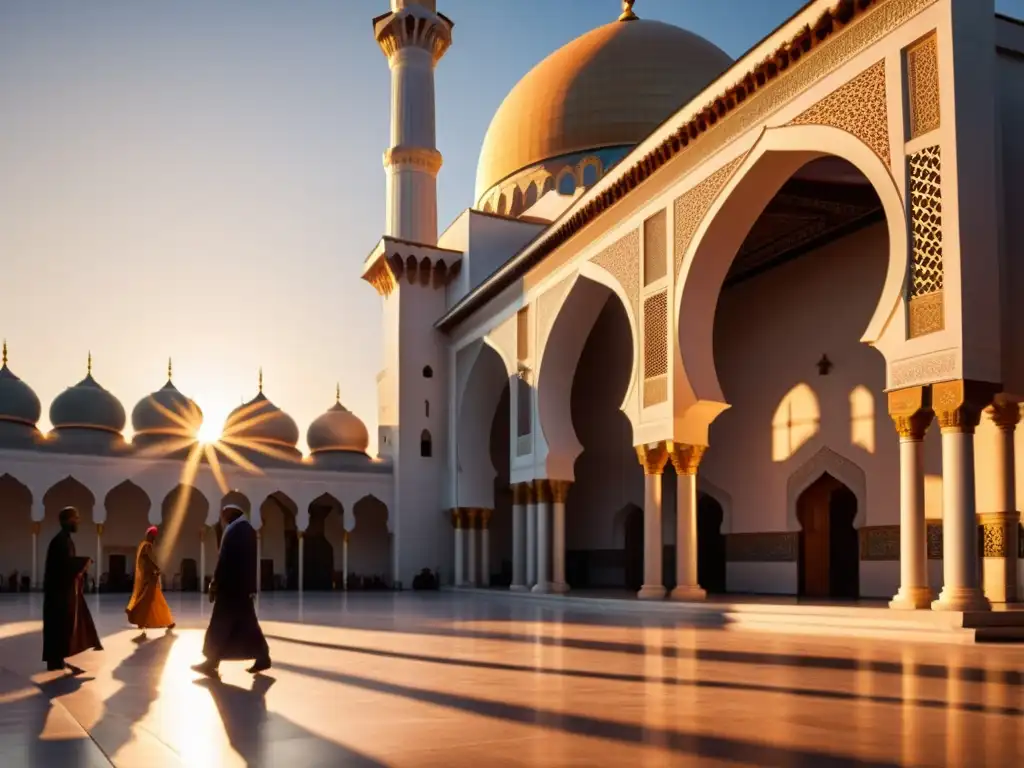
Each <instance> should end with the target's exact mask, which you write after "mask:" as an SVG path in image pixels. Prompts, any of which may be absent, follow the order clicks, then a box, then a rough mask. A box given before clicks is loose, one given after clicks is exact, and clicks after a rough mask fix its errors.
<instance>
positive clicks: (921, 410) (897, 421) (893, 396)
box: [888, 386, 935, 442]
mask: <svg viewBox="0 0 1024 768" xmlns="http://www.w3.org/2000/svg"><path fill="white" fill-rule="evenodd" d="M888 399H889V416H890V418H892V421H893V425H894V426H895V427H896V434H898V435H899V436H900V439H901V440H908V441H911V442H920V441H921V440H924V435H925V432H927V431H928V427H929V426H931V423H932V419H934V418H935V412H934V411H932V393H931V389H930V388H929V387H925V386H921V387H906V388H905V389H896V390H893V391H891V392H889V393H888Z"/></svg>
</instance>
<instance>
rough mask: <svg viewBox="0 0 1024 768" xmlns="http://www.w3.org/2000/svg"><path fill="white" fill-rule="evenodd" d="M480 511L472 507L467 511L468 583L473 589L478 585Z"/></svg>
mask: <svg viewBox="0 0 1024 768" xmlns="http://www.w3.org/2000/svg"><path fill="white" fill-rule="evenodd" d="M479 514H480V510H479V509H477V508H476V507H470V508H469V509H467V510H466V550H467V551H466V583H467V584H469V586H471V587H475V586H476V585H477V570H476V551H477V542H476V539H477V536H476V528H477V519H478V517H479Z"/></svg>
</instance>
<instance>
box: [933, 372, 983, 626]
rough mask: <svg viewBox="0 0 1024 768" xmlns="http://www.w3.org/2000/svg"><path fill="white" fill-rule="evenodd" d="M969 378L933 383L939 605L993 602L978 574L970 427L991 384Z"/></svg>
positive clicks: (957, 607)
mask: <svg viewBox="0 0 1024 768" xmlns="http://www.w3.org/2000/svg"><path fill="white" fill-rule="evenodd" d="M985 389H986V387H985V385H981V384H980V382H971V381H966V382H965V381H947V382H942V383H941V384H935V385H933V387H932V407H933V409H934V410H935V415H936V417H937V419H938V422H939V428H940V429H941V430H942V575H943V586H942V592H941V593H940V594H939V599H938V600H936V601H935V602H933V603H932V608H933V609H934V610H940V611H985V610H989V609H990V608H991V606H990V604H989V602H988V600H986V599H985V595H984V594H982V591H981V587H980V585H979V578H978V571H979V570H980V569H979V568H978V520H977V515H976V512H975V508H976V502H975V495H974V494H975V485H974V430H975V428H976V427H977V426H978V422H979V420H980V418H981V409H982V408H983V407H984V406H985V405H986V404H987V402H988V401H989V400H990V398H991V395H992V392H991V388H988V391H985Z"/></svg>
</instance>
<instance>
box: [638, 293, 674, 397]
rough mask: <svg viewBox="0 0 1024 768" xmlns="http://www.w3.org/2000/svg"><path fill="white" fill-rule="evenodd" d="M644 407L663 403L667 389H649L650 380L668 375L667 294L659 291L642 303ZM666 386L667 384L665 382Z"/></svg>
mask: <svg viewBox="0 0 1024 768" xmlns="http://www.w3.org/2000/svg"><path fill="white" fill-rule="evenodd" d="M643 361H644V372H643V378H644V406H649V405H654V404H656V403H660V402H664V400H665V398H666V397H667V394H668V392H667V387H666V386H664V384H663V385H662V386H658V385H655V386H654V387H649V386H648V383H649V382H651V380H656V379H664V378H665V377H666V376H667V374H668V293H667V292H666V291H661V292H660V293H656V294H654V295H653V296H649V297H648V298H647V299H646V300H645V301H644V356H643ZM665 383H666V384H667V382H665ZM659 396H660V399H658V397H659Z"/></svg>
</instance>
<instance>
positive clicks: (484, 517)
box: [480, 508, 494, 531]
mask: <svg viewBox="0 0 1024 768" xmlns="http://www.w3.org/2000/svg"><path fill="white" fill-rule="evenodd" d="M493 514H494V510H493V509H486V508H485V509H481V510H480V528H481V529H483V530H485V531H486V530H487V526H488V525H490V522H491V515H493Z"/></svg>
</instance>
